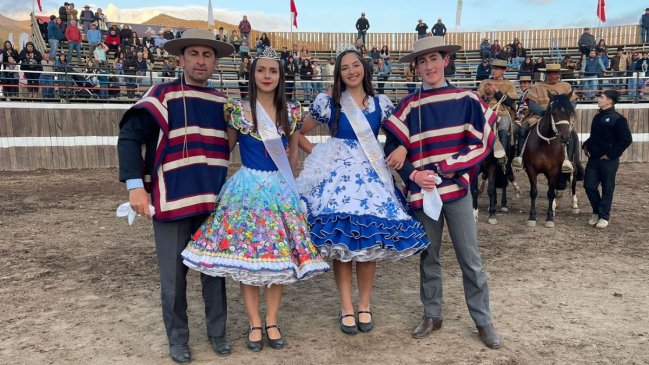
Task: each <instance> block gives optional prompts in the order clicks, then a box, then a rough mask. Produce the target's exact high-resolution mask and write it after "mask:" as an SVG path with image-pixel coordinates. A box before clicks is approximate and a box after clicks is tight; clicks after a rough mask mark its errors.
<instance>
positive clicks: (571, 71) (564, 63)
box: [561, 55, 578, 84]
mask: <svg viewBox="0 0 649 365" xmlns="http://www.w3.org/2000/svg"><path fill="white" fill-rule="evenodd" d="M561 68H562V69H564V70H565V71H562V72H561V80H562V81H566V80H571V79H574V78H576V75H575V70H577V69H578V68H577V62H575V61H574V60H573V59H571V58H570V55H565V56H564V57H563V60H561ZM566 82H568V83H570V84H572V83H571V82H570V81H566Z"/></svg>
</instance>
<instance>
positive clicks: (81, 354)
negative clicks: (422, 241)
mask: <svg viewBox="0 0 649 365" xmlns="http://www.w3.org/2000/svg"><path fill="white" fill-rule="evenodd" d="M116 175H117V172H116V170H114V169H109V170H85V171H38V172H30V173H0V202H1V203H0V221H1V222H0V303H1V307H2V310H0V363H2V364H172V361H171V360H170V359H169V357H168V348H167V343H166V337H165V334H164V327H163V324H162V316H161V311H160V302H159V286H158V276H157V275H158V268H157V263H156V259H155V250H154V245H153V237H152V229H151V225H150V223H149V222H147V221H146V220H143V219H139V220H138V221H136V224H135V225H134V226H132V227H129V226H128V225H127V223H126V221H125V220H123V219H118V218H116V217H115V209H116V207H117V206H118V205H119V204H120V203H122V202H124V201H126V199H127V197H126V194H125V192H124V187H123V186H122V185H121V184H120V183H118V182H117V179H116ZM517 176H518V178H519V181H520V182H521V186H522V187H523V189H524V196H523V197H521V198H516V197H514V196H512V197H510V211H509V213H507V214H499V216H498V219H499V224H498V225H497V226H491V225H489V224H487V222H486V220H487V217H486V214H484V213H483V214H482V215H481V216H480V224H479V237H480V238H479V243H480V247H481V252H482V257H483V260H484V265H485V268H486V271H487V275H488V277H489V285H490V290H491V308H492V312H493V320H494V324H495V325H496V327H497V328H498V330H499V332H500V334H501V336H502V338H503V347H502V348H501V349H500V350H489V349H487V348H485V347H484V346H483V345H482V344H481V342H480V340H479V338H478V334H477V331H476V330H475V328H474V326H473V324H472V321H471V318H470V316H469V314H468V311H467V308H466V304H465V302H464V297H463V291H462V282H461V275H460V272H459V268H458V265H457V263H456V261H455V257H454V253H453V250H452V246H451V245H450V241H449V240H448V237H446V238H445V242H444V246H443V247H442V251H443V257H442V265H443V268H444V274H445V276H444V286H445V288H444V290H445V298H444V299H445V301H444V303H445V308H444V327H443V328H442V330H440V331H438V332H435V333H434V334H433V335H431V336H430V337H429V338H427V339H424V340H414V339H412V338H411V337H410V331H411V329H412V328H413V326H414V325H415V324H416V323H417V321H418V320H419V319H420V317H421V313H422V308H421V305H420V302H419V273H418V258H417V257H412V258H409V259H406V260H403V261H400V262H398V263H395V264H381V263H380V264H379V267H378V274H377V280H376V285H375V291H374V299H373V311H374V314H375V316H374V318H375V321H376V327H375V330H374V331H373V332H371V333H369V334H358V335H356V336H353V337H352V336H346V335H344V334H342V333H341V332H340V331H339V330H338V327H337V318H336V315H337V312H338V310H339V307H338V300H337V294H336V289H335V285H334V281H333V275H332V273H327V274H323V275H320V276H318V277H317V278H315V279H312V280H309V281H307V282H303V283H298V284H295V285H292V286H289V287H287V288H286V291H285V297H284V301H283V307H282V312H281V320H280V323H281V325H282V328H283V330H284V334H285V336H286V338H287V339H288V341H289V345H288V347H287V348H285V349H284V350H282V351H275V350H272V349H270V348H265V349H264V350H263V351H262V352H261V353H259V354H253V353H251V352H250V351H248V350H247V349H245V344H244V337H243V334H242V333H243V332H244V331H245V329H246V327H247V320H246V318H245V315H244V312H243V305H242V302H241V298H240V295H239V290H238V286H237V285H236V284H235V283H233V282H232V281H228V304H229V317H228V331H229V334H230V336H231V338H232V340H233V349H234V351H233V353H232V355H231V356H230V357H228V358H218V357H217V356H216V355H215V354H214V353H213V352H212V351H211V348H210V347H209V344H208V340H207V338H206V335H205V330H204V318H203V315H202V311H203V305H202V300H201V297H200V283H199V280H198V275H197V274H196V273H195V272H191V273H190V275H189V281H190V286H189V289H188V297H189V305H190V307H189V317H190V327H191V342H190V346H191V349H192V353H193V358H194V361H193V363H194V364H216V363H218V364H239V363H254V362H259V363H264V364H297V363H300V364H333V363H381V364H412V363H435V364H647V363H649V350H648V349H649V320H647V318H649V306H648V305H647V303H648V302H649V284H648V283H649V243H648V242H649V228H648V227H647V218H646V217H647V216H648V215H649V194H648V193H647V191H649V168H648V165H646V164H624V165H622V167H621V169H620V172H619V174H618V188H617V191H616V194H615V200H614V206H613V213H612V221H611V225H610V226H609V228H608V229H606V230H596V229H595V228H591V227H589V226H588V225H587V223H586V222H587V221H588V218H589V217H590V209H589V208H588V202H587V200H586V197H585V194H584V193H583V188H581V186H580V188H579V195H578V196H579V200H580V206H581V208H582V211H581V213H580V214H578V215H573V214H571V213H570V210H569V209H568V208H569V205H568V204H569V200H568V198H564V199H562V200H561V201H560V205H559V207H558V212H557V217H556V223H557V224H556V227H555V228H553V229H548V228H544V227H543V224H542V223H543V221H542V217H544V214H543V213H540V218H541V219H540V220H539V225H538V226H537V227H535V228H528V227H526V226H525V221H526V219H527V210H528V206H529V198H528V197H527V180H526V178H525V177H524V175H517ZM511 195H513V194H511ZM540 195H541V196H542V197H543V198H541V199H539V201H538V208H539V210H540V211H541V212H544V210H545V209H546V206H547V205H546V204H547V202H546V200H545V190H544V189H543V190H542V193H541V194H540ZM486 204H487V198H486V196H482V197H481V209H482V211H483V212H484V210H485V206H486Z"/></svg>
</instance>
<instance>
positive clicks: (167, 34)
mask: <svg viewBox="0 0 649 365" xmlns="http://www.w3.org/2000/svg"><path fill="white" fill-rule="evenodd" d="M162 36H163V37H164V39H166V40H168V41H170V40H172V39H175V38H176V35H174V32H172V31H171V30H170V29H165V30H164V32H162ZM178 38H180V37H178Z"/></svg>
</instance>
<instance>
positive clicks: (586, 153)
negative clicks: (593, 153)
mask: <svg viewBox="0 0 649 365" xmlns="http://www.w3.org/2000/svg"><path fill="white" fill-rule="evenodd" d="M584 154H585V155H586V157H590V152H588V148H586V147H584Z"/></svg>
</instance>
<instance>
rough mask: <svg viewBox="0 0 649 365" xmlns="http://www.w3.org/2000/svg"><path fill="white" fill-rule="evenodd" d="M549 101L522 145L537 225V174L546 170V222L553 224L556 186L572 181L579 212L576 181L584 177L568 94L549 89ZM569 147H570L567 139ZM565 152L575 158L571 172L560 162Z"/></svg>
mask: <svg viewBox="0 0 649 365" xmlns="http://www.w3.org/2000/svg"><path fill="white" fill-rule="evenodd" d="M548 96H549V97H550V104H549V105H548V107H547V109H546V111H545V114H544V115H543V117H542V118H541V120H540V121H539V122H538V123H537V124H536V125H535V126H534V127H532V128H531V130H530V134H529V137H528V138H527V141H526V142H525V147H524V148H523V168H524V169H525V172H526V173H527V177H528V179H529V180H530V199H531V207H530V214H529V218H528V221H527V225H528V226H529V227H533V226H535V225H536V196H537V194H538V190H537V188H536V185H537V175H538V174H543V175H544V176H545V177H546V179H547V180H548V212H547V218H546V222H545V226H546V227H548V228H551V227H554V220H553V219H554V209H555V207H556V202H555V198H556V190H564V189H565V188H566V186H567V183H568V181H570V182H571V193H572V211H573V212H577V213H578V212H579V207H578V205H577V196H576V186H577V181H578V180H581V179H582V178H583V167H582V166H581V163H580V162H579V158H578V157H577V156H578V154H579V147H578V144H579V141H578V139H577V137H576V133H575V132H574V126H573V124H572V122H571V120H572V118H573V117H574V116H575V107H574V106H573V105H572V102H571V101H570V98H571V97H572V91H571V92H570V93H569V94H560V95H555V94H552V93H551V92H548ZM571 141H572V143H570V151H568V148H567V147H568V143H569V142H571ZM566 153H568V156H569V157H570V160H571V161H573V165H574V170H573V172H572V173H570V174H565V173H561V164H562V163H563V160H564V159H565V156H566Z"/></svg>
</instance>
